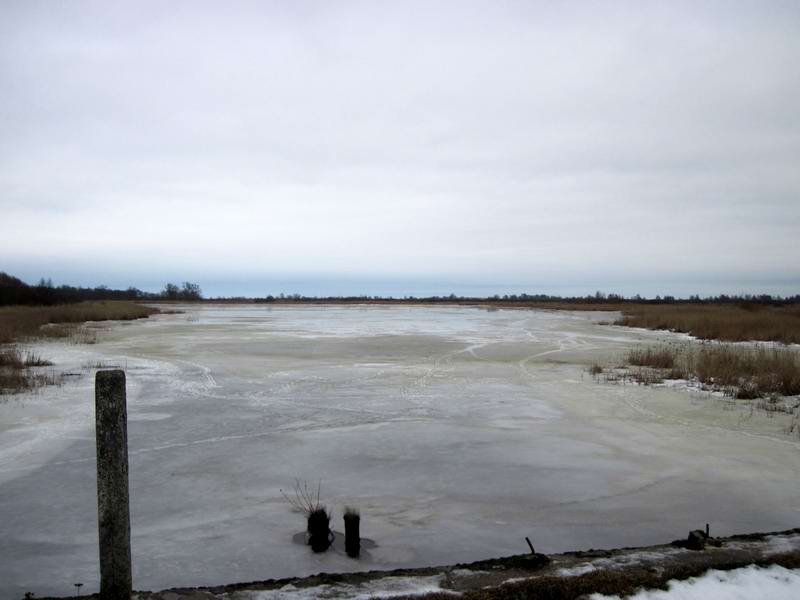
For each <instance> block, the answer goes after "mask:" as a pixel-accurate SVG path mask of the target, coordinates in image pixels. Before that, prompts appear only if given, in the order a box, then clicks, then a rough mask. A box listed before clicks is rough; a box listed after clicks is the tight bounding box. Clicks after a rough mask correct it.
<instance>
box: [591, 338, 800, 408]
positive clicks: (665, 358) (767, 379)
mask: <svg viewBox="0 0 800 600" xmlns="http://www.w3.org/2000/svg"><path fill="white" fill-rule="evenodd" d="M625 363H626V365H630V366H632V367H636V368H635V369H633V370H626V371H623V372H620V371H619V370H615V371H613V372H609V374H608V375H607V377H606V378H607V379H611V380H614V379H621V378H629V379H633V380H635V381H638V382H640V383H647V384H653V383H660V382H662V381H664V380H665V379H687V380H694V381H696V382H697V383H699V384H700V385H701V386H702V387H703V388H704V389H709V390H714V391H722V392H724V393H725V394H726V395H729V396H731V397H733V398H741V399H756V398H766V397H772V396H797V395H800V351H798V350H795V349H792V348H785V347H771V346H766V345H764V344H755V345H742V344H718V343H705V344H700V345H699V346H696V345H693V344H669V345H664V346H655V347H645V348H634V349H632V350H630V351H629V352H628V354H627V355H626V357H625ZM590 371H591V372H592V373H593V374H597V373H596V369H595V368H594V365H593V367H592V368H591V369H590Z"/></svg>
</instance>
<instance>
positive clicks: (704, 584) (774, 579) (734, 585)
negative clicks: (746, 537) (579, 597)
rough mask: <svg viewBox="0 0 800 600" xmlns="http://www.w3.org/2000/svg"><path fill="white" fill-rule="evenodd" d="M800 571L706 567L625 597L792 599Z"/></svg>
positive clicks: (600, 598)
mask: <svg viewBox="0 0 800 600" xmlns="http://www.w3.org/2000/svg"><path fill="white" fill-rule="evenodd" d="M798 591H800V571H798V570H789V569H784V568H783V567H779V566H777V565H773V566H771V567H769V568H766V569H764V568H759V567H754V566H750V567H745V568H742V569H735V570H733V571H709V572H708V573H706V574H705V575H703V576H701V577H693V578H691V579H687V580H686V581H670V582H669V588H668V589H666V590H650V591H640V592H639V593H637V594H634V595H633V596H628V600H754V599H755V598H769V600H796V599H797V598H798ZM590 598H591V599H592V600H614V599H618V598H619V597H618V596H604V595H602V594H593V595H592V596H590Z"/></svg>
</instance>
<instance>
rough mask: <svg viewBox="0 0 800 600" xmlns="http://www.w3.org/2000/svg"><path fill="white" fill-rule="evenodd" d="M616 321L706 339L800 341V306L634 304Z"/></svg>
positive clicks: (789, 342) (788, 342) (626, 324)
mask: <svg viewBox="0 0 800 600" xmlns="http://www.w3.org/2000/svg"><path fill="white" fill-rule="evenodd" d="M622 311H623V317H622V318H621V319H619V320H617V321H616V323H615V324H616V325H625V326H628V327H643V328H645V329H664V330H669V331H678V332H681V333H688V334H690V335H693V336H695V337H697V338H700V339H704V340H712V339H714V340H723V341H729V342H741V341H749V340H753V341H774V342H783V343H785V344H797V343H800V306H798V305H797V304H790V305H784V306H770V305H764V304H756V303H751V304H746V303H741V304H693V303H682V304H652V305H651V304H631V305H627V306H624V307H623V308H622Z"/></svg>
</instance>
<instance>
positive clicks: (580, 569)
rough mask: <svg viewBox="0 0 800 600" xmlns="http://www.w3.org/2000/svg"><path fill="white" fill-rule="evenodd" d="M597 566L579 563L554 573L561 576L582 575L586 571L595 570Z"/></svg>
mask: <svg viewBox="0 0 800 600" xmlns="http://www.w3.org/2000/svg"><path fill="white" fill-rule="evenodd" d="M596 570H597V567H595V566H594V565H593V564H592V563H581V564H580V565H577V566H575V567H570V568H566V569H559V570H558V571H556V575H559V576H561V577H577V576H578V575H584V574H586V573H591V572H592V571H596Z"/></svg>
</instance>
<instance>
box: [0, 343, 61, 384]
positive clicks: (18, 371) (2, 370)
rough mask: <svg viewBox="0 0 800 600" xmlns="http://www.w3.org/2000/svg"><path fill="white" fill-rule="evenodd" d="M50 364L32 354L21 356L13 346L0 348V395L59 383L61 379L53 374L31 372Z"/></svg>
mask: <svg viewBox="0 0 800 600" xmlns="http://www.w3.org/2000/svg"><path fill="white" fill-rule="evenodd" d="M52 364H53V363H51V362H50V361H48V360H44V359H43V358H42V357H41V356H38V355H37V354H34V353H33V352H25V353H24V354H23V353H22V352H21V351H20V350H19V349H18V348H16V347H15V346H10V347H6V348H0V395H3V394H15V393H17V392H22V391H26V390H31V389H35V388H38V387H41V386H44V385H55V384H59V383H61V377H60V376H57V375H56V374H55V373H53V372H42V371H34V370H31V367H49V366H52Z"/></svg>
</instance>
